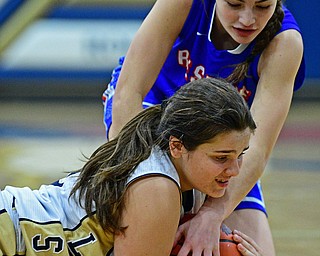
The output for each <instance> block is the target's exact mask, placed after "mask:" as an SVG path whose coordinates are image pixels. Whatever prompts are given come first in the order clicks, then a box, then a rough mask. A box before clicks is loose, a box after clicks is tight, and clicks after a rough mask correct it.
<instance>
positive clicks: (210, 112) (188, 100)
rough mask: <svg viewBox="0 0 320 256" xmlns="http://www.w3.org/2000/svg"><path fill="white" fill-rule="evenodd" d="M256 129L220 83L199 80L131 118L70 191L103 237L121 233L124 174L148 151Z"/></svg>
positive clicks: (231, 91)
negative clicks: (172, 139) (177, 141)
mask: <svg viewBox="0 0 320 256" xmlns="http://www.w3.org/2000/svg"><path fill="white" fill-rule="evenodd" d="M248 127H249V128H250V129H251V130H252V131H253V130H254V129H255V128H256V126H255V123H254V121H253V118H252V116H251V113H250V111H249V109H248V106H247V104H246V102H245V101H244V99H243V97H242V96H240V94H239V93H238V91H237V90H236V89H235V88H234V87H233V86H232V85H231V84H230V83H227V82H225V81H223V80H220V79H214V78H204V79H200V80H195V81H193V82H190V83H188V84H186V85H184V86H182V87H181V88H180V89H179V90H178V91H177V92H176V93H175V94H174V95H173V96H172V97H171V98H169V99H167V100H166V101H165V102H164V103H163V104H161V105H155V106H152V107H149V108H147V109H145V110H144V111H142V112H141V113H140V114H138V115H137V116H136V117H135V118H133V119H132V120H131V121H130V122H129V123H128V124H127V125H125V126H124V128H123V129H122V130H121V131H120V133H119V135H118V136H117V137H116V138H115V139H113V140H111V141H109V142H107V143H105V144H103V145H102V146H100V147H99V148H98V149H97V150H96V151H95V152H94V153H93V154H92V155H91V157H90V159H89V160H88V161H87V163H86V164H85V165H84V166H83V168H82V169H81V171H80V174H79V178H78V180H77V182H76V184H75V186H74V188H73V190H72V192H71V195H73V196H74V197H75V198H76V200H78V202H79V204H80V206H82V207H84V209H85V210H86V212H87V214H88V215H89V216H92V215H93V214H94V212H96V217H97V220H98V222H99V224H100V225H101V226H102V227H103V228H104V229H105V230H106V231H108V232H112V233H114V232H122V231H123V230H124V229H125V227H122V226H121V216H122V212H123V209H124V207H125V200H124V195H125V190H126V185H127V179H128V177H129V175H130V174H131V173H132V172H133V171H134V170H135V168H136V166H137V165H138V164H139V163H140V162H142V161H143V160H145V159H147V158H148V157H149V156H150V153H151V150H152V148H153V147H155V146H157V147H159V148H160V149H161V150H163V151H165V152H168V147H169V137H170V136H171V135H173V136H175V137H177V138H181V140H182V142H183V144H184V146H185V147H186V148H187V149H188V150H194V149H195V148H196V147H197V146H199V145H200V144H203V143H205V142H207V141H208V140H210V139H212V138H213V137H215V136H216V135H218V134H220V133H223V132H228V131H232V130H239V131H242V130H244V129H246V128H248Z"/></svg>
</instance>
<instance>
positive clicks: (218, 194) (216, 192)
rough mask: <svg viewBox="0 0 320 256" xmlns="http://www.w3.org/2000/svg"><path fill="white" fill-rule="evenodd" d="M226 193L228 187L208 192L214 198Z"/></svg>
mask: <svg viewBox="0 0 320 256" xmlns="http://www.w3.org/2000/svg"><path fill="white" fill-rule="evenodd" d="M225 193H226V189H225V188H220V189H216V190H214V191H212V192H211V193H210V194H208V193H207V195H208V196H210V197H213V198H219V197H223V196H224V194H225Z"/></svg>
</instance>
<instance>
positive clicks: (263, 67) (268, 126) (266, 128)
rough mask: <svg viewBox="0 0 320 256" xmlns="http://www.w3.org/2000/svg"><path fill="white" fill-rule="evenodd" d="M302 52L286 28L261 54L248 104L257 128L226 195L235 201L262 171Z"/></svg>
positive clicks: (285, 110) (282, 119)
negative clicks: (252, 92) (253, 95)
mask: <svg viewBox="0 0 320 256" xmlns="http://www.w3.org/2000/svg"><path fill="white" fill-rule="evenodd" d="M289 45H290V47H288V46H289ZM302 54H303V43H302V38H301V35H300V33H298V32H297V31H296V30H288V31H285V32H282V33H280V34H279V35H278V36H276V37H275V38H274V39H273V40H272V42H271V43H270V45H269V46H268V48H267V49H266V50H265V51H264V53H263V54H262V56H261V60H260V63H259V67H258V70H259V76H260V80H259V84H258V86H257V91H256V96H255V98H254V101H253V104H252V107H251V112H252V115H253V118H254V120H255V122H256V124H257V129H256V131H255V133H254V135H253V136H252V137H251V140H250V149H249V150H248V151H247V153H246V155H245V156H244V160H243V165H242V167H241V171H240V175H239V176H238V177H235V179H234V182H233V183H235V184H234V185H233V186H234V187H235V188H236V191H237V193H232V195H230V196H231V198H235V199H236V200H235V202H238V201H240V200H241V198H242V197H244V196H245V195H246V194H247V192H248V191H249V190H250V189H251V187H252V186H253V185H254V184H255V183H256V182H257V180H258V179H259V178H260V177H261V175H262V174H263V171H264V169H265V166H266V164H267V161H268V160H269V158H270V155H271V153H272V150H273V147H274V145H275V144H276V141H277V139H278V136H279V134H280V131H281V129H282V127H283V125H284V122H285V120H286V117H287V115H288V112H289V109H290V105H291V101H292V95H293V86H294V81H295V77H296V74H297V72H298V69H299V66H300V63H301V59H302ZM233 186H231V189H232V187H233ZM239 192H241V193H240V194H238V193H239Z"/></svg>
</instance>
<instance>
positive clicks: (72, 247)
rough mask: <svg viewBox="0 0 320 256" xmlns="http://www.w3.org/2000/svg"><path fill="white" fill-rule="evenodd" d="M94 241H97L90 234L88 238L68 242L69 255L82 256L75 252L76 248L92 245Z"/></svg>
mask: <svg viewBox="0 0 320 256" xmlns="http://www.w3.org/2000/svg"><path fill="white" fill-rule="evenodd" d="M96 241H97V239H96V238H95V236H94V235H93V234H92V233H90V235H89V236H87V237H85V238H81V239H79V240H77V241H70V242H68V249H69V254H70V255H73V256H82V254H81V253H80V252H78V251H77V250H76V248H78V247H82V246H85V245H88V244H93V243H94V242H96Z"/></svg>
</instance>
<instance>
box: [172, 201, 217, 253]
mask: <svg viewBox="0 0 320 256" xmlns="http://www.w3.org/2000/svg"><path fill="white" fill-rule="evenodd" d="M221 223H222V220H220V216H217V214H216V213H215V212H214V211H212V208H211V207H201V209H200V211H199V212H198V213H197V214H196V215H195V216H194V217H193V218H192V219H191V220H189V221H187V222H185V223H184V224H181V225H180V226H179V228H178V231H177V234H176V237H175V242H174V246H175V245H176V244H177V242H178V241H179V239H180V238H181V237H185V241H184V243H183V246H182V247H181V249H180V251H179V254H178V256H187V255H188V253H189V252H192V255H193V256H202V255H203V256H212V255H215V256H220V252H219V238H220V226H221Z"/></svg>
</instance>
